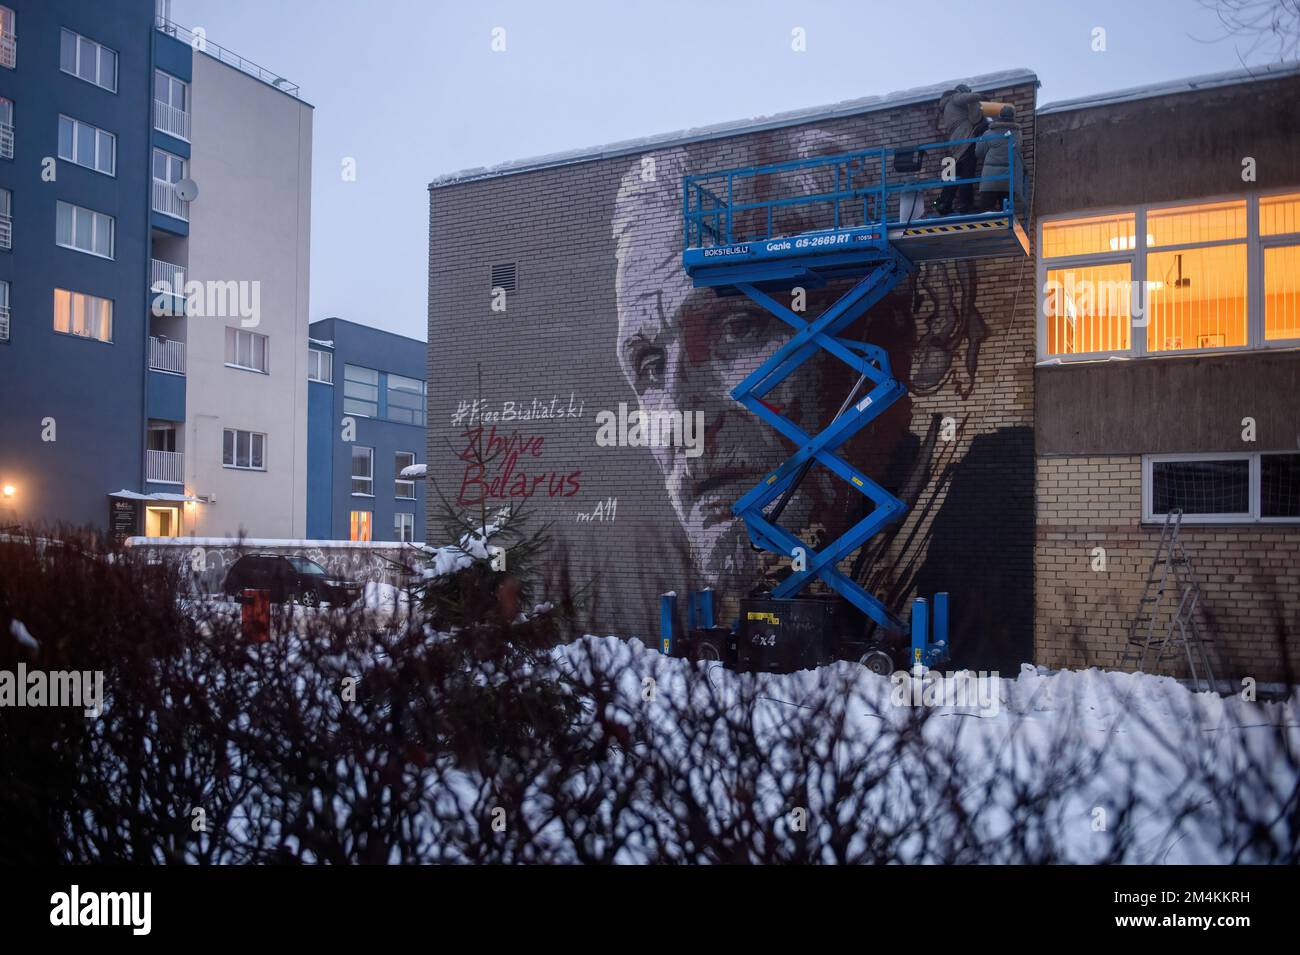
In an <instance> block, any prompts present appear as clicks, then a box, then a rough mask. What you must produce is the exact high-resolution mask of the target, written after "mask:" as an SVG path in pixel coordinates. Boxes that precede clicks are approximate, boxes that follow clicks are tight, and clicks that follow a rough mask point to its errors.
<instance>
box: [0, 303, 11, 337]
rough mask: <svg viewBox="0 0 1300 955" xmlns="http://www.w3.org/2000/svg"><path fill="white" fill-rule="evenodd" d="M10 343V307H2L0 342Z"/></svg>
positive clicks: (0, 314) (0, 310)
mask: <svg viewBox="0 0 1300 955" xmlns="http://www.w3.org/2000/svg"><path fill="white" fill-rule="evenodd" d="M7 341H9V306H8V305H0V342H7Z"/></svg>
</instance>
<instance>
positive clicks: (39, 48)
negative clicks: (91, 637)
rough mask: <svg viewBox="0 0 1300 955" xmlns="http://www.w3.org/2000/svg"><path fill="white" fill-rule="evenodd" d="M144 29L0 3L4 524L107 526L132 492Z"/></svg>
mask: <svg viewBox="0 0 1300 955" xmlns="http://www.w3.org/2000/svg"><path fill="white" fill-rule="evenodd" d="M153 21H154V5H153V0H120V2H115V3H111V4H106V3H93V2H90V0H5V2H4V5H3V6H0V482H2V483H3V485H4V486H5V489H6V491H7V493H6V494H5V497H4V500H3V501H0V524H12V523H18V522H23V523H53V522H69V523H74V524H93V525H96V526H100V527H103V526H106V525H107V524H108V523H109V514H110V510H109V509H110V503H111V502H110V499H109V497H108V495H109V494H110V493H112V492H113V491H115V490H117V489H119V488H130V489H137V490H138V489H140V488H141V487H142V486H143V481H144V474H143V471H144V459H145V454H144V443H145V430H144V428H143V427H142V419H143V418H144V416H145V406H146V383H145V378H146V360H147V359H146V343H147V340H148V334H149V333H148V319H147V315H148V311H147V296H148V289H149V269H150V262H149V260H150V241H149V234H150V233H149V221H150V215H151V211H150V154H151V142H152V135H153V130H152V122H151V103H152V102H153V86H154V70H153V62H154V38H155V36H156V31H155V30H154V29H153ZM186 52H187V53H188V49H187V50H186Z"/></svg>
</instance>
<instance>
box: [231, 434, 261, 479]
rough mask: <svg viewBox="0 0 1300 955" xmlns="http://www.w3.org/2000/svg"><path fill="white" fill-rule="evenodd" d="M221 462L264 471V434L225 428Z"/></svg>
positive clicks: (247, 469)
mask: <svg viewBox="0 0 1300 955" xmlns="http://www.w3.org/2000/svg"><path fill="white" fill-rule="evenodd" d="M221 464H222V465H223V466H224V467H228V468H237V469H239V470H243V471H265V470H266V435H264V434H259V433H258V432H256V431H239V430H236V429H234V428H226V429H225V431H224V433H223V434H222V441H221Z"/></svg>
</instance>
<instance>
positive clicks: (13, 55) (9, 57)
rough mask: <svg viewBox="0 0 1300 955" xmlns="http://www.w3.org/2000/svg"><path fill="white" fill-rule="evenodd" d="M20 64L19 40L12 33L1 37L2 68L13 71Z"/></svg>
mask: <svg viewBox="0 0 1300 955" xmlns="http://www.w3.org/2000/svg"><path fill="white" fill-rule="evenodd" d="M17 62H18V38H17V37H16V36H14V35H13V34H12V33H6V34H4V35H3V36H0V66H3V67H4V68H5V69H8V70H12V69H13V68H14V66H15V64H17Z"/></svg>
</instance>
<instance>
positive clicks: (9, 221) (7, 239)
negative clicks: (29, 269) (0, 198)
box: [0, 212, 14, 249]
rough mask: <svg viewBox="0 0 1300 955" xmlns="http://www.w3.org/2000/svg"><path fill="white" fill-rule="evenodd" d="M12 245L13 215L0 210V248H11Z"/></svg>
mask: <svg viewBox="0 0 1300 955" xmlns="http://www.w3.org/2000/svg"><path fill="white" fill-rule="evenodd" d="M13 247H14V220H13V216H11V215H8V214H7V213H3V212H0V249H12V248H13Z"/></svg>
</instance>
